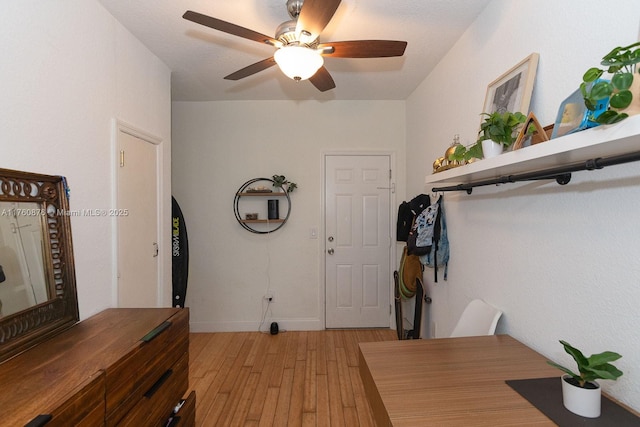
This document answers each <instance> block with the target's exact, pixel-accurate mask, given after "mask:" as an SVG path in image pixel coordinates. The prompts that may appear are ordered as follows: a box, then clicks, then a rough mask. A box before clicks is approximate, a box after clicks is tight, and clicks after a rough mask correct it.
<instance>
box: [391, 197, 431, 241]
mask: <svg viewBox="0 0 640 427" xmlns="http://www.w3.org/2000/svg"><path fill="white" fill-rule="evenodd" d="M430 204H431V200H430V198H429V196H428V195H427V194H420V195H418V196H416V197H414V198H413V199H411V201H409V202H402V203H400V206H399V207H398V221H397V225H396V240H397V241H398V242H406V241H407V239H408V238H409V233H410V232H411V226H412V225H413V221H414V219H415V217H416V215H418V214H419V213H420V212H422V211H423V210H424V208H426V207H427V206H429V205H430Z"/></svg>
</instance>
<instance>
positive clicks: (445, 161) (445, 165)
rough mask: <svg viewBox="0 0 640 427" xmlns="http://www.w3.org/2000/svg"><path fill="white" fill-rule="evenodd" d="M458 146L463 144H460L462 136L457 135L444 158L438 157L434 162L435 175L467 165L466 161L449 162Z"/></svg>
mask: <svg viewBox="0 0 640 427" xmlns="http://www.w3.org/2000/svg"><path fill="white" fill-rule="evenodd" d="M458 145H462V144H460V136H459V135H458V134H456V135H455V136H454V137H453V142H452V143H451V145H450V146H449V147H448V148H447V150H446V151H445V152H444V157H438V158H437V159H436V160H435V161H434V162H433V173H437V172H442V171H446V170H447V169H451V168H455V167H458V166H462V165H464V164H466V163H465V161H464V160H449V157H450V156H452V155H453V153H455V151H456V147H457V146H458Z"/></svg>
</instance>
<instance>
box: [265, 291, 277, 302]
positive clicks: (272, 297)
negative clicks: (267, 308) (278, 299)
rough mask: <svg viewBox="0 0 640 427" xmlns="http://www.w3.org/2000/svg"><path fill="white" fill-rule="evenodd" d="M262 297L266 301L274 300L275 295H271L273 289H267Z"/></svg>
mask: <svg viewBox="0 0 640 427" xmlns="http://www.w3.org/2000/svg"><path fill="white" fill-rule="evenodd" d="M264 299H265V301H267V302H274V300H275V297H274V295H273V291H269V292H267V293H266V294H264Z"/></svg>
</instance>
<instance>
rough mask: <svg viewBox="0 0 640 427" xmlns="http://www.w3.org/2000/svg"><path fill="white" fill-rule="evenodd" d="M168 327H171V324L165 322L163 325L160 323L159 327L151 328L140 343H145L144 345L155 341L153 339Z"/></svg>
mask: <svg viewBox="0 0 640 427" xmlns="http://www.w3.org/2000/svg"><path fill="white" fill-rule="evenodd" d="M169 326H171V322H169V321H168V320H167V321H166V322H164V323H161V324H160V325H159V326H157V327H155V328H153V329H152V330H151V331H150V332H149V333H148V334H147V335H145V336H144V337H142V341H143V342H145V343H147V342H150V341H153V339H155V337H157V336H158V335H160V334H161V333H162V332H163V331H165V330H166V329H167V328H168V327H169Z"/></svg>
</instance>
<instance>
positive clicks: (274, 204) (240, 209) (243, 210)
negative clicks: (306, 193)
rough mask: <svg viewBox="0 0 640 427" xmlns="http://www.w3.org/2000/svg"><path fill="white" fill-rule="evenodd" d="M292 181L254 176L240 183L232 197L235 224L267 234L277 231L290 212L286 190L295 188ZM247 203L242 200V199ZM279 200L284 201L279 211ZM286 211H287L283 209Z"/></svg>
mask: <svg viewBox="0 0 640 427" xmlns="http://www.w3.org/2000/svg"><path fill="white" fill-rule="evenodd" d="M297 187H298V186H297V184H296V183H295V182H290V181H288V180H287V179H286V178H285V177H284V176H283V175H274V176H273V177H272V178H253V179H250V180H249V181H247V182H245V183H244V184H242V185H241V186H240V188H239V189H238V191H237V192H236V195H235V198H234V199H233V212H234V214H235V217H236V220H237V221H238V224H240V225H241V226H242V228H244V229H245V230H248V231H250V232H252V233H256V234H268V233H273V232H274V231H276V230H279V229H280V228H281V227H282V226H283V225H284V223H285V222H287V220H288V219H289V215H291V198H290V197H289V193H291V192H292V191H293V190H295V189H296V188H297ZM243 199H244V200H245V201H247V200H249V203H244V204H243V203H241V200H243ZM280 200H283V201H284V204H285V206H283V209H282V211H283V212H285V213H284V217H282V215H281V214H280V212H281V209H280ZM285 210H286V211H285Z"/></svg>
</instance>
